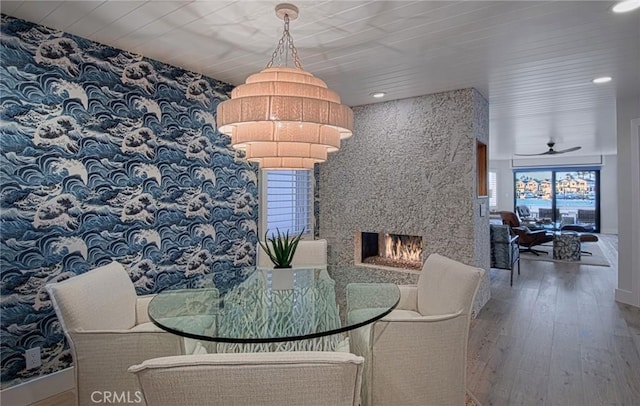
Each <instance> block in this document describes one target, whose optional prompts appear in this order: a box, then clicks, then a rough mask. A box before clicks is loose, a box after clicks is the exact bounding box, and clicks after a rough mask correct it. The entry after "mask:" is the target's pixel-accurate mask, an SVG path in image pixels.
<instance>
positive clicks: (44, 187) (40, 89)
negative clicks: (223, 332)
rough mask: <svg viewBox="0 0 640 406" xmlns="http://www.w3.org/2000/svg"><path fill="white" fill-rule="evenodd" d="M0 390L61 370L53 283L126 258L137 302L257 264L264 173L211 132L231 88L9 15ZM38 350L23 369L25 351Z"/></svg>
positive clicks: (1, 197)
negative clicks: (34, 364) (36, 361)
mask: <svg viewBox="0 0 640 406" xmlns="http://www.w3.org/2000/svg"><path fill="white" fill-rule="evenodd" d="M1 41H2V43H1V48H0V49H1V55H0V56H1V57H0V60H1V63H0V74H1V79H2V80H1V81H0V95H1V105H0V137H1V138H0V147H1V149H2V154H1V156H0V180H1V186H2V187H1V191H0V210H1V211H0V216H1V222H0V224H1V225H0V227H1V228H0V231H1V233H2V242H1V244H2V245H1V258H0V270H1V285H0V289H1V293H2V321H1V329H2V330H1V335H2V339H1V340H2V341H1V345H2V385H3V387H6V386H10V385H13V384H15V383H18V382H20V381H22V380H25V379H26V378H29V377H32V376H36V375H42V374H47V373H51V372H53V371H56V370H60V369H63V368H66V367H68V366H69V365H70V363H71V357H70V353H69V349H68V346H67V344H66V343H65V342H64V337H63V334H62V331H61V329H60V326H59V324H58V321H57V319H56V317H55V313H54V311H53V309H52V306H51V303H50V301H49V298H48V296H47V294H46V291H45V289H44V285H45V284H46V283H51V282H56V281H61V280H64V279H67V278H70V277H72V276H74V275H76V274H80V273H83V272H86V271H87V270H89V269H91V268H94V267H96V266H100V265H104V264H106V263H108V262H110V261H111V260H117V261H119V262H121V263H122V264H124V265H125V268H126V269H127V270H128V272H129V274H130V276H131V279H132V281H133V283H134V284H135V287H136V290H137V292H138V294H140V295H143V294H149V293H155V292H158V291H160V290H162V289H164V288H166V287H168V286H198V285H199V284H200V283H202V281H203V280H204V279H205V278H213V281H214V282H215V284H216V286H217V287H218V288H219V289H220V290H227V289H229V288H231V287H233V286H235V285H237V284H238V283H240V282H241V281H242V280H243V279H244V278H245V275H243V274H242V273H241V272H238V271H237V269H239V268H240V267H241V266H245V265H253V264H254V262H255V247H256V243H257V232H256V231H257V218H258V209H257V204H258V200H257V193H258V192H257V185H256V183H257V176H256V174H257V167H254V166H251V165H249V164H248V163H247V162H246V161H245V160H244V159H242V157H239V156H236V154H235V152H234V150H233V149H230V147H229V139H228V137H226V136H224V135H221V134H220V133H218V132H217V131H216V120H215V110H216V106H217V104H218V103H219V102H220V101H222V100H224V99H226V98H228V93H229V92H230V90H231V86H230V85H227V84H225V83H221V82H218V81H215V80H213V79H210V78H206V77H203V76H202V75H199V74H196V73H192V72H187V71H184V70H182V69H179V68H175V67H172V66H168V65H165V64H162V63H159V62H156V61H152V60H149V59H146V58H143V57H141V56H139V55H134V54H130V53H127V52H124V51H120V50H117V49H113V48H111V47H108V46H105V45H101V44H97V43H94V42H91V41H88V40H85V39H82V38H79V37H75V36H72V35H68V34H65V33H63V32H60V31H56V30H52V29H48V28H46V27H42V26H38V25H34V24H31V23H27V22H25V21H22V20H18V19H15V18H12V17H8V16H5V15H3V16H2V37H1ZM35 346H40V347H41V348H42V356H43V364H42V367H41V368H39V369H34V370H26V369H25V362H24V356H23V354H24V351H25V350H26V349H28V348H32V347H35Z"/></svg>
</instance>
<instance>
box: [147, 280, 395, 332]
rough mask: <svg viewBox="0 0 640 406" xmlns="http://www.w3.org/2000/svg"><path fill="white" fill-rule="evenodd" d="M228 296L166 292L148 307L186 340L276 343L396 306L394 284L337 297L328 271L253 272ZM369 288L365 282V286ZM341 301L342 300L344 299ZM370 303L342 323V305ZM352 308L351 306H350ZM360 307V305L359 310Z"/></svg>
mask: <svg viewBox="0 0 640 406" xmlns="http://www.w3.org/2000/svg"><path fill="white" fill-rule="evenodd" d="M250 272H251V274H250V276H249V277H248V278H247V279H246V280H245V281H244V282H242V283H241V284H239V285H238V286H236V287H235V288H233V289H231V290H230V291H228V292H226V293H221V292H219V291H218V289H216V288H215V287H209V288H200V289H176V290H165V291H163V292H160V293H158V294H157V295H156V296H155V297H154V298H153V299H152V300H151V302H150V303H149V308H148V313H149V317H150V319H151V321H152V322H153V323H154V324H156V325H157V326H158V327H160V328H162V329H164V330H166V331H169V332H171V333H174V334H178V335H180V336H183V337H189V338H194V339H198V340H207V341H217V342H221V343H245V344H246V343H273V342H286V341H294V340H305V339H313V338H318V337H325V336H330V335H334V334H338V333H341V332H345V331H348V330H351V329H354V328H358V327H361V326H363V325H366V324H369V323H372V322H374V321H376V320H378V319H380V318H382V317H384V316H385V315H387V314H388V313H389V312H391V310H393V308H394V307H395V306H396V305H397V303H398V300H399V299H400V292H399V290H398V287H397V286H396V285H395V284H390V283H381V284H374V285H375V288H374V289H364V288H360V289H347V290H346V292H349V293H345V295H348V296H349V297H348V298H347V297H344V298H340V297H337V296H336V289H335V282H334V280H333V279H331V278H330V276H329V274H328V272H327V271H326V269H309V268H305V269H276V270H272V269H253V270H252V271H250ZM365 285H366V284H365ZM341 299H342V300H341ZM347 299H348V301H349V303H351V304H355V305H357V304H359V303H369V304H370V305H368V306H366V311H361V312H359V314H358V316H357V317H345V319H346V320H343V319H341V317H340V309H339V305H338V303H344V304H346V303H347ZM351 304H350V305H351ZM361 307H362V306H361Z"/></svg>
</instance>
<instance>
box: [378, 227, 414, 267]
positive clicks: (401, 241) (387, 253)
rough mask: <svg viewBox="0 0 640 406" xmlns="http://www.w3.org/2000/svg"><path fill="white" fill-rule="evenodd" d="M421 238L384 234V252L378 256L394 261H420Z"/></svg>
mask: <svg viewBox="0 0 640 406" xmlns="http://www.w3.org/2000/svg"><path fill="white" fill-rule="evenodd" d="M421 254H422V239H421V238H420V237H411V236H405V235H403V236H400V235H390V234H385V235H384V252H383V253H381V255H380V256H382V257H385V258H390V259H393V260H396V261H410V262H418V263H420V261H422V259H421V258H420V255H421Z"/></svg>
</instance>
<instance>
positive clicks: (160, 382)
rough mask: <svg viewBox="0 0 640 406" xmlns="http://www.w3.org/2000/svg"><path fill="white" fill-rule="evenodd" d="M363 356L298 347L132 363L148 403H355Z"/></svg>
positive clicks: (269, 405)
mask: <svg viewBox="0 0 640 406" xmlns="http://www.w3.org/2000/svg"><path fill="white" fill-rule="evenodd" d="M363 361H364V360H363V358H362V357H358V356H355V355H353V354H350V353H344V352H325V351H310V352H305V351H300V352H262V353H239V354H206V355H184V356H178V357H164V358H156V359H151V360H147V361H145V362H143V363H142V364H140V365H134V366H132V367H131V368H129V371H130V372H132V373H134V374H136V376H137V377H138V379H139V381H140V386H141V387H142V391H143V394H144V397H145V399H146V402H147V405H148V406H164V405H181V406H205V405H224V406H246V405H261V406H283V405H305V406H327V405H333V406H343V405H344V406H357V405H358V404H359V401H360V384H361V378H362V364H363Z"/></svg>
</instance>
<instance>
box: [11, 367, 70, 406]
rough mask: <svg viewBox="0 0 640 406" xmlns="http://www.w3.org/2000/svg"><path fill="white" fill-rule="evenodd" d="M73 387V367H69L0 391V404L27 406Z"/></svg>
mask: <svg viewBox="0 0 640 406" xmlns="http://www.w3.org/2000/svg"><path fill="white" fill-rule="evenodd" d="M75 386H76V383H75V376H74V374H73V367H70V368H66V369H63V370H62V371H57V372H54V373H52V374H49V375H44V376H40V377H37V378H34V379H31V380H30V381H27V382H24V383H21V384H18V385H15V386H12V387H10V388H7V389H4V390H2V391H0V403H1V404H3V405H12V406H27V405H31V404H33V403H35V402H39V401H41V400H44V399H46V398H49V397H51V396H54V395H57V394H59V393H62V392H66V391H69V390H71V389H74V388H75Z"/></svg>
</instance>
